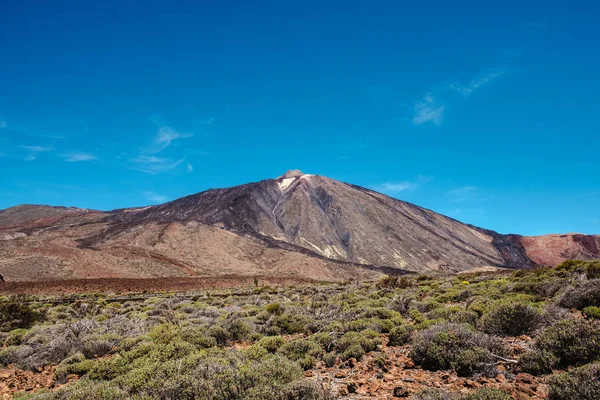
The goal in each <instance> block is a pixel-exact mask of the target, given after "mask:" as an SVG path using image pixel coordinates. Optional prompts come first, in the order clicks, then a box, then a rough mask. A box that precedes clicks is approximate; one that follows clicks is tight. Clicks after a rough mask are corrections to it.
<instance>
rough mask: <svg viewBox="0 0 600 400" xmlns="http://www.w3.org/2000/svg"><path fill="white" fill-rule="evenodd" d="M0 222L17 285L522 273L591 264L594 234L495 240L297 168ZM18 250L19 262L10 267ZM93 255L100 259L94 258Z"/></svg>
mask: <svg viewBox="0 0 600 400" xmlns="http://www.w3.org/2000/svg"><path fill="white" fill-rule="evenodd" d="M5 213H8V215H10V216H11V218H10V221H11V226H10V227H7V226H5V227H4V228H3V227H2V226H1V225H0V238H2V237H4V238H5V239H6V240H3V241H0V260H1V261H0V273H3V274H4V275H5V276H8V277H17V278H19V271H18V268H19V265H24V264H23V263H25V265H28V268H27V270H29V269H30V268H33V267H29V265H30V264H31V263H30V262H29V261H25V259H30V260H31V259H35V260H37V261H36V263H37V265H40V266H43V265H47V264H48V263H49V264H51V265H52V266H53V267H50V266H48V268H49V269H50V270H51V269H52V268H58V267H56V265H57V264H60V265H61V266H64V265H65V264H68V265H71V264H73V265H74V264H75V263H77V264H80V266H79V267H78V268H80V269H82V271H79V272H78V271H74V272H73V271H72V272H73V273H74V274H75V275H77V276H79V275H81V273H82V272H84V271H88V272H87V273H88V274H89V273H90V272H89V270H90V268H88V267H86V266H85V265H86V264H85V263H86V261H87V262H89V263H90V265H94V268H97V270H96V271H95V272H94V273H93V274H92V275H94V276H96V275H98V276H103V275H107V276H113V275H114V274H115V273H116V274H117V275H119V273H124V274H126V275H127V276H130V275H135V274H136V273H138V274H141V275H142V276H147V275H149V276H165V274H166V275H168V274H169V273H170V272H169V271H170V270H173V269H175V270H176V271H177V273H178V274H180V273H185V274H188V275H192V276H202V275H220V274H224V273H234V274H244V275H248V274H256V273H259V272H260V273H279V274H291V275H299V276H303V277H311V278H319V279H330V278H341V277H343V276H353V275H356V274H358V275H360V274H370V273H372V272H373V271H383V270H382V269H381V268H387V269H386V271H387V272H389V271H390V270H397V271H402V270H409V271H419V272H422V271H427V270H446V271H462V270H467V269H471V268H475V267H481V266H497V267H509V268H530V267H533V266H535V265H538V264H546V265H548V264H557V263H559V262H561V261H562V260H564V259H569V258H583V259H592V258H598V257H599V256H600V251H599V250H598V249H599V248H600V236H590V235H588V236H586V235H576V234H575V235H574V234H570V235H552V236H542V237H522V236H519V235H501V234H498V233H496V232H493V231H490V230H486V229H482V228H478V227H474V226H471V225H467V224H463V223H461V222H459V221H457V220H454V219H452V218H448V217H446V216H443V215H441V214H438V213H435V212H433V211H431V210H428V209H424V208H421V207H418V206H416V205H413V204H410V203H407V202H404V201H401V200H397V199H394V198H391V197H388V196H385V195H383V194H381V193H377V192H375V191H372V190H369V189H366V188H363V187H360V186H356V185H352V184H348V183H344V182H340V181H336V180H333V179H330V178H327V177H324V176H320V175H311V174H305V173H302V172H301V171H298V170H291V171H288V172H287V173H285V174H284V175H282V176H280V177H278V178H275V179H267V180H263V181H260V182H254V183H248V184H245V185H240V186H235V187H231V188H224V189H211V190H208V191H205V192H201V193H198V194H194V195H191V196H187V197H183V198H181V199H178V200H175V201H172V202H169V203H165V204H161V205H157V206H151V207H144V208H138V209H126V210H115V211H112V212H108V213H102V212H97V211H90V210H81V211H80V212H76V211H73V210H72V209H69V210H68V212H67V211H65V210H62V209H61V210H57V211H56V212H54V213H52V216H53V218H50V219H47V221H48V222H47V223H44V221H43V220H42V221H40V220H35V221H32V220H31V218H30V217H29V216H28V214H30V213H29V212H27V213H24V214H23V216H22V221H23V224H21V225H19V224H15V222H16V221H17V220H18V213H16V212H15V211H14V209H12V210H11V209H9V210H5V211H1V212H0V223H1V221H2V220H3V218H2V215H3V214H5ZM46 214H47V211H46ZM59 239H60V240H59ZM50 244H52V248H51V250H52V251H50V248H48V247H47V246H50ZM17 249H18V250H17ZM63 250H64V251H63ZM15 251H16V252H22V253H25V257H15V256H14V254H15ZM50 253H52V255H50ZM63 253H64V254H65V256H63ZM8 254H11V255H12V256H9V255H8ZM66 254H69V257H67V256H66ZM98 254H105V255H106V257H102V259H96V255H98ZM42 260H43V262H42ZM111 260H112V261H111ZM144 260H145V261H144ZM111 262H112V263H113V264H110V263H111ZM140 265H144V267H140ZM117 266H122V268H119V267H117ZM173 267H175V268H173ZM61 268H62V267H61ZM61 268H58V269H61ZM34 269H35V268H34ZM67 269H68V268H67ZM73 269H75V267H73ZM115 270H118V271H119V273H117V272H115ZM103 271H104V272H103ZM358 271H360V272H358ZM63 272H64V271H62V269H61V272H60V274H62V273H63Z"/></svg>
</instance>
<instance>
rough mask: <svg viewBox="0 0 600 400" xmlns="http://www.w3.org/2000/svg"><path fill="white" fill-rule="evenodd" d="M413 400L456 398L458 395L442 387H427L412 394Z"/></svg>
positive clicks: (454, 399)
mask: <svg viewBox="0 0 600 400" xmlns="http://www.w3.org/2000/svg"><path fill="white" fill-rule="evenodd" d="M411 400H456V397H454V396H451V395H450V394H449V393H448V392H445V391H443V390H440V389H425V390H423V391H421V392H419V393H417V394H415V395H414V396H412V397H411Z"/></svg>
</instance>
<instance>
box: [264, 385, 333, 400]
mask: <svg viewBox="0 0 600 400" xmlns="http://www.w3.org/2000/svg"><path fill="white" fill-rule="evenodd" d="M334 398H335V397H334V396H333V395H332V394H331V393H330V392H328V391H327V390H325V388H324V387H323V386H321V385H319V384H317V383H316V382H309V381H305V380H301V381H296V382H293V383H291V384H290V385H289V386H287V387H286V388H285V390H284V392H283V393H282V394H281V396H280V397H278V398H276V400H333V399H334Z"/></svg>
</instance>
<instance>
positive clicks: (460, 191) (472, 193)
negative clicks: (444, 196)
mask: <svg viewBox="0 0 600 400" xmlns="http://www.w3.org/2000/svg"><path fill="white" fill-rule="evenodd" d="M477 192H478V189H477V188H476V187H475V186H462V187H459V188H456V189H452V190H450V191H449V192H448V196H449V197H450V200H452V201H454V202H457V203H458V202H463V201H467V200H471V199H472V198H474V197H476V196H477Z"/></svg>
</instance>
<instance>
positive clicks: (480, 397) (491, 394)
mask: <svg viewBox="0 0 600 400" xmlns="http://www.w3.org/2000/svg"><path fill="white" fill-rule="evenodd" d="M512 399H513V397H512V396H510V395H509V394H508V393H506V392H503V391H502V390H498V389H486V388H483V389H479V390H478V391H476V392H475V393H471V394H467V395H464V396H461V397H460V400H512Z"/></svg>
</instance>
